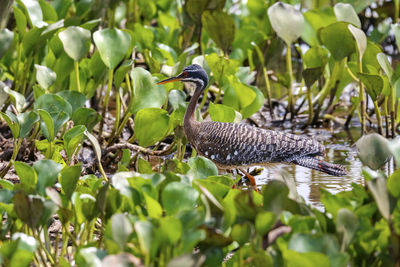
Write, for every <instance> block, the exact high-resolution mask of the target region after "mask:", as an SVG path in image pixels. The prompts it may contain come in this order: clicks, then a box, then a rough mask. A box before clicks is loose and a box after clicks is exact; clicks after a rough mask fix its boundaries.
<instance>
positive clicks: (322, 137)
mask: <svg viewBox="0 0 400 267" xmlns="http://www.w3.org/2000/svg"><path fill="white" fill-rule="evenodd" d="M288 132H292V131H288ZM294 133H296V134H303V135H307V136H310V137H313V138H315V139H317V140H318V141H319V142H321V143H322V144H324V145H325V148H326V155H325V160H326V161H328V162H332V163H338V164H342V165H345V166H346V168H347V170H348V175H346V176H343V177H335V176H331V175H328V174H325V173H322V172H319V171H315V170H311V169H308V168H304V167H301V166H296V165H293V164H290V165H288V164H276V165H274V166H273V167H272V168H265V169H264V170H263V172H262V173H261V174H260V175H258V176H256V180H257V184H258V185H262V184H265V183H267V182H268V181H269V180H271V179H272V177H274V176H276V175H281V174H280V173H282V172H283V173H285V176H286V177H289V178H291V179H294V181H295V184H296V188H297V193H298V195H300V196H301V197H302V198H303V199H304V200H305V202H306V203H308V204H311V205H312V206H313V207H315V208H317V209H319V210H323V206H322V204H321V202H320V189H321V188H323V189H326V190H328V191H329V192H331V193H334V194H336V193H338V192H341V191H345V190H351V188H352V187H351V184H352V183H357V184H364V178H363V177H362V174H361V168H362V163H361V162H360V160H359V159H358V157H357V151H356V148H355V146H354V143H355V142H356V141H357V140H358V138H359V137H360V129H359V128H352V129H350V130H349V131H342V130H340V131H338V130H337V131H335V130H324V129H308V130H306V131H305V132H304V131H301V132H300V131H299V132H294Z"/></svg>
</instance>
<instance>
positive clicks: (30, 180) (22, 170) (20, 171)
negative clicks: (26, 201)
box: [13, 161, 37, 194]
mask: <svg viewBox="0 0 400 267" xmlns="http://www.w3.org/2000/svg"><path fill="white" fill-rule="evenodd" d="M13 165H14V169H15V171H16V173H17V175H18V178H19V181H20V185H21V186H22V188H23V189H24V190H25V192H27V193H28V194H32V193H34V192H35V189H36V183H37V174H36V171H35V169H34V168H33V167H31V166H29V165H28V164H26V163H24V162H20V161H16V162H14V164H13Z"/></svg>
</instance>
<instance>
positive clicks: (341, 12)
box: [333, 3, 361, 28]
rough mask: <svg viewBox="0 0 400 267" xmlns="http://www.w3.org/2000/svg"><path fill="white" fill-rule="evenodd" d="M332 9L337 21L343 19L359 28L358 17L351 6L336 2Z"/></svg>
mask: <svg viewBox="0 0 400 267" xmlns="http://www.w3.org/2000/svg"><path fill="white" fill-rule="evenodd" d="M333 10H334V11H335V15H336V18H337V20H338V21H344V22H348V23H351V24H353V25H355V26H356V27H358V28H361V21H360V18H359V17H358V16H357V13H356V11H355V10H354V8H353V6H352V5H350V4H345V3H337V4H336V5H335V6H334V7H333Z"/></svg>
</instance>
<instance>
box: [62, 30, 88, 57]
mask: <svg viewBox="0 0 400 267" xmlns="http://www.w3.org/2000/svg"><path fill="white" fill-rule="evenodd" d="M90 36H91V35H90V31H88V30H86V29H84V28H81V27H79V26H69V27H68V28H67V29H65V30H63V31H62V32H60V33H59V34H58V37H59V38H60V40H61V42H62V44H63V46H64V50H65V53H67V55H68V56H70V57H71V58H72V59H73V60H74V61H80V60H81V59H82V58H84V57H86V54H87V53H88V52H89V48H90Z"/></svg>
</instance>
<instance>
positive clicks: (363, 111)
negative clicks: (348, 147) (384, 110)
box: [359, 62, 367, 135]
mask: <svg viewBox="0 0 400 267" xmlns="http://www.w3.org/2000/svg"><path fill="white" fill-rule="evenodd" d="M359 66H360V72H362V63H361V62H359ZM359 85H360V93H359V97H360V104H361V114H360V116H361V134H362V135H363V134H366V133H367V129H366V125H365V117H366V112H367V111H366V99H365V90H364V84H363V83H362V82H361V80H360V81H359Z"/></svg>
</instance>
